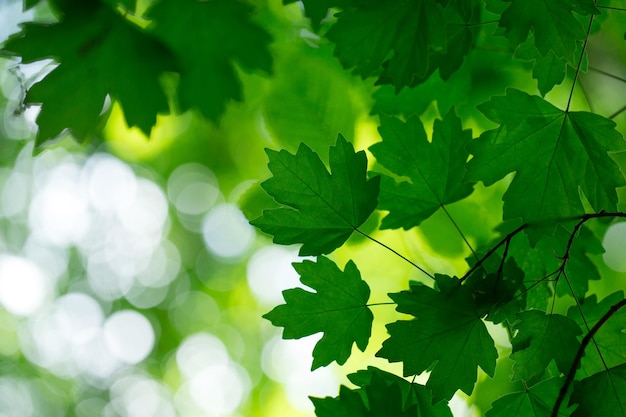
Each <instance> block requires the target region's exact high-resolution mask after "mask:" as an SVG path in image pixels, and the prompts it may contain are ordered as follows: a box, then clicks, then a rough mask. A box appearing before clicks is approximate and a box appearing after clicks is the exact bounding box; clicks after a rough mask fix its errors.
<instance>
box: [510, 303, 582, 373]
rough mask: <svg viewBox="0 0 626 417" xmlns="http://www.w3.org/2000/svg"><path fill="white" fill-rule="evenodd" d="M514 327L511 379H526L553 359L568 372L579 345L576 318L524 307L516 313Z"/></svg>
mask: <svg viewBox="0 0 626 417" xmlns="http://www.w3.org/2000/svg"><path fill="white" fill-rule="evenodd" d="M513 329H514V330H515V331H516V333H515V337H513V340H512V341H511V343H512V344H513V353H511V359H513V360H514V361H515V364H514V365H513V379H523V380H525V381H528V380H530V379H531V378H533V377H536V376H540V375H542V374H543V373H544V372H545V370H546V368H547V366H548V365H549V363H550V361H552V360H554V361H555V362H556V365H557V367H558V369H559V371H561V372H563V373H564V374H567V372H568V371H569V368H570V366H571V365H572V362H573V360H574V357H575V356H576V351H577V350H578V347H579V346H580V342H579V341H578V339H577V336H579V335H580V334H581V333H582V331H581V330H580V327H578V325H577V324H576V322H575V321H573V320H571V319H569V318H567V317H565V316H562V315H560V314H545V313H544V312H543V311H539V310H527V311H522V312H521V313H520V314H519V315H518V321H517V322H515V323H514V324H513Z"/></svg>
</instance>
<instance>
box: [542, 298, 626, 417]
mask: <svg viewBox="0 0 626 417" xmlns="http://www.w3.org/2000/svg"><path fill="white" fill-rule="evenodd" d="M624 306H626V299H624V300H622V301H620V302H619V303H616V304H613V305H612V306H611V308H609V311H607V312H606V314H604V316H602V317H601V318H600V320H598V322H597V323H596V324H595V326H593V327H592V328H591V330H590V331H589V333H587V335H585V337H583V340H582V341H581V342H580V347H579V348H578V351H577V352H576V356H575V357H574V361H573V362H572V365H571V366H570V368H569V372H568V373H567V376H566V377H565V382H564V383H563V386H562V387H561V390H560V391H559V396H558V397H557V399H556V402H555V403H554V407H552V413H551V414H550V417H557V416H558V414H559V409H560V408H561V404H562V403H563V400H565V396H566V395H567V391H568V390H569V387H570V385H571V384H572V382H573V381H574V377H575V376H576V370H577V369H578V366H579V365H580V361H581V360H582V358H583V356H584V355H585V348H586V347H587V345H589V343H590V342H591V340H592V339H593V336H594V335H595V334H596V333H597V332H598V330H600V328H601V327H602V326H603V325H604V324H605V323H606V322H607V320H608V319H610V318H611V316H613V314H615V313H617V311H618V310H619V309H620V308H622V307H624Z"/></svg>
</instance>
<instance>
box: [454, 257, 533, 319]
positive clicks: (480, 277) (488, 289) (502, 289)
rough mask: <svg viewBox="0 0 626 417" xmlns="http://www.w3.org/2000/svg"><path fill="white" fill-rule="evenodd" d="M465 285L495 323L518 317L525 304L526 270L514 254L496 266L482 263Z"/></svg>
mask: <svg viewBox="0 0 626 417" xmlns="http://www.w3.org/2000/svg"><path fill="white" fill-rule="evenodd" d="M498 261H499V259H498ZM464 285H465V286H466V287H467V288H468V289H469V290H470V292H471V294H472V297H473V298H474V301H475V303H476V307H477V308H478V312H479V314H480V316H481V317H482V316H483V315H485V316H486V317H485V320H489V321H492V322H494V323H502V322H503V321H505V320H507V319H509V320H510V321H515V320H514V318H515V315H516V314H517V312H519V311H520V310H523V309H524V308H525V307H526V291H525V287H524V271H522V270H521V269H520V268H519V267H518V266H517V264H516V263H515V259H514V258H508V259H507V260H506V261H505V262H503V263H500V262H498V266H497V268H496V269H495V270H491V269H489V270H487V269H486V268H485V264H483V267H482V268H479V269H478V270H476V271H475V272H474V273H473V274H471V275H470V276H469V277H468V278H467V280H466V281H465V284H464Z"/></svg>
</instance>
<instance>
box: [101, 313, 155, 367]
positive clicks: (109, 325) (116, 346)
mask: <svg viewBox="0 0 626 417" xmlns="http://www.w3.org/2000/svg"><path fill="white" fill-rule="evenodd" d="M103 330H104V341H105V343H106V345H107V347H108V348H109V349H110V351H111V352H112V353H113V355H115V356H116V357H117V358H118V359H119V360H121V361H123V362H125V363H129V364H136V363H139V362H141V361H142V360H144V359H145V358H146V357H147V356H148V355H149V354H150V352H151V351H152V348H153V347H154V330H153V328H152V325H151V324H150V321H148V319H147V318H146V317H145V316H144V315H143V314H141V313H138V312H136V311H134V310H121V311H117V312H115V313H113V314H112V315H111V316H110V317H109V318H108V319H107V321H106V322H105V323H104V329H103Z"/></svg>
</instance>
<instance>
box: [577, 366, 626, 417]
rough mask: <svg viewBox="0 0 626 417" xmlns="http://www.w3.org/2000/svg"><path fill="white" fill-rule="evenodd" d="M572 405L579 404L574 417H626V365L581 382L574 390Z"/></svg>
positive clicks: (606, 370)
mask: <svg viewBox="0 0 626 417" xmlns="http://www.w3.org/2000/svg"><path fill="white" fill-rule="evenodd" d="M570 404H578V407H577V408H576V409H575V410H574V412H573V413H572V417H588V416H615V417H626V364H625V363H622V364H621V365H619V366H616V367H614V368H609V369H605V370H603V371H601V372H598V373H597V374H594V375H592V376H590V377H587V378H585V379H583V380H582V381H580V382H579V383H578V384H577V385H576V386H575V388H574V392H573V393H572V397H571V400H570Z"/></svg>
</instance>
